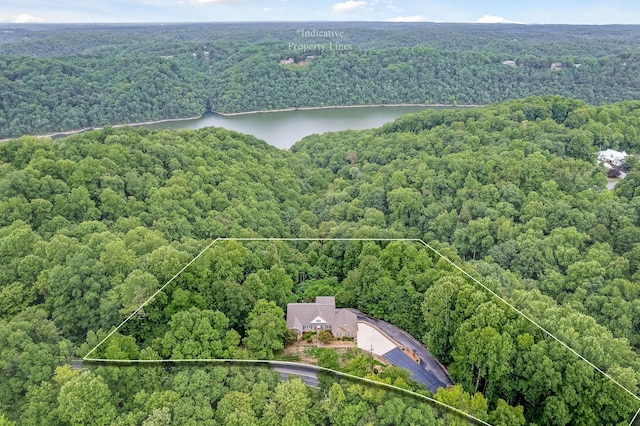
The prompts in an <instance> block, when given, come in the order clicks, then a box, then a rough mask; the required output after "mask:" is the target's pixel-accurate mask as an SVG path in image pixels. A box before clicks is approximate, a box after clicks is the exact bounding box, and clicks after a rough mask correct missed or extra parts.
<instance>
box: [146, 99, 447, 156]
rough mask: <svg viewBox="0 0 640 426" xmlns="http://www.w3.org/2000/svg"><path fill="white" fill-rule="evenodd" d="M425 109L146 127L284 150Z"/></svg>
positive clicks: (288, 114)
mask: <svg viewBox="0 0 640 426" xmlns="http://www.w3.org/2000/svg"><path fill="white" fill-rule="evenodd" d="M428 108H452V107H426V106H371V107H358V108H326V109H308V110H293V111H279V112H259V113H253V114H242V115H230V116H224V115H220V114H216V113H211V112H210V113H206V114H204V115H203V116H202V117H200V118H194V119H191V120H175V121H174V120H171V121H164V122H161V123H153V124H145V125H144V127H146V128H148V129H153V130H158V129H177V130H179V129H191V130H195V129H199V128H202V127H207V126H216V127H224V128H225V129H229V130H235V131H237V132H241V133H247V134H250V135H253V136H255V137H257V138H258V139H262V140H264V141H266V142H267V143H268V144H270V145H273V146H275V147H278V148H282V149H289V148H291V146H292V145H293V144H294V143H296V142H297V141H299V140H300V139H302V138H304V137H305V136H308V135H312V134H314V133H318V134H320V133H324V132H333V131H340V130H348V129H351V130H361V129H371V128H376V127H380V126H382V125H383V124H385V123H388V122H390V121H394V120H395V119H397V118H398V117H400V116H402V115H405V114H410V113H414V112H419V111H424V110H425V109H428Z"/></svg>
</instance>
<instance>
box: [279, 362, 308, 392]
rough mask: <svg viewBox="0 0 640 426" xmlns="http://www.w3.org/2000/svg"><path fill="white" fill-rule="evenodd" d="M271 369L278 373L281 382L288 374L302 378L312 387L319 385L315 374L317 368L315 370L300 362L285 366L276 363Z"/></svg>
mask: <svg viewBox="0 0 640 426" xmlns="http://www.w3.org/2000/svg"><path fill="white" fill-rule="evenodd" d="M273 369H274V370H275V371H277V372H278V373H280V378H281V379H282V381H283V382H284V381H285V380H287V378H288V377H289V376H298V377H300V378H301V379H302V381H303V382H304V384H305V385H307V386H310V387H312V388H317V387H319V382H318V377H317V376H316V371H317V370H315V369H314V368H313V367H309V366H307V365H301V364H300V365H287V366H279V365H276V366H274V367H273Z"/></svg>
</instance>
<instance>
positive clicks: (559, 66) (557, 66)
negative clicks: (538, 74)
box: [551, 62, 562, 71]
mask: <svg viewBox="0 0 640 426" xmlns="http://www.w3.org/2000/svg"><path fill="white" fill-rule="evenodd" d="M551 69H552V70H555V71H560V70H561V69H562V62H554V63H552V64H551Z"/></svg>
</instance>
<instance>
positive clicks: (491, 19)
mask: <svg viewBox="0 0 640 426" xmlns="http://www.w3.org/2000/svg"><path fill="white" fill-rule="evenodd" d="M476 23H477V24H524V22H519V21H510V20H509V19H505V18H503V17H502V16H493V15H484V16H483V17H482V18H480V19H478V20H477V21H476Z"/></svg>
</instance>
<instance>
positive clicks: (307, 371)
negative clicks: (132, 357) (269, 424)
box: [71, 359, 319, 388]
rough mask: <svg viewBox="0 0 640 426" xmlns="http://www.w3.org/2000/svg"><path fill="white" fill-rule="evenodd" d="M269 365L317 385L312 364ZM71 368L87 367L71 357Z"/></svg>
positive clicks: (285, 373) (314, 385)
mask: <svg viewBox="0 0 640 426" xmlns="http://www.w3.org/2000/svg"><path fill="white" fill-rule="evenodd" d="M270 365H271V367H272V368H273V369H274V370H275V371H277V372H278V373H279V374H280V379H281V380H282V381H283V382H284V381H285V380H287V378H288V377H289V376H297V377H300V378H301V379H302V381H303V382H304V383H305V384H306V385H307V386H311V387H314V388H317V387H319V381H318V377H317V376H316V373H317V371H318V369H317V368H316V367H314V366H313V365H305V364H295V363H286V362H278V361H272V362H271V363H270ZM71 368H72V369H74V370H81V369H85V368H87V367H86V366H85V365H84V364H83V361H82V360H81V359H72V360H71Z"/></svg>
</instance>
